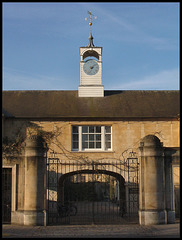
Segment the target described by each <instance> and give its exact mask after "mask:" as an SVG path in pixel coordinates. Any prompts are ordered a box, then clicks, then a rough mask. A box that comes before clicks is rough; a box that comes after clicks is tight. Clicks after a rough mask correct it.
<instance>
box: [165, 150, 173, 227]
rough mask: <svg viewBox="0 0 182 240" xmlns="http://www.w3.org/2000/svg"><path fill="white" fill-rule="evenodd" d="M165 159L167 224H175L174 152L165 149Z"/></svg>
mask: <svg viewBox="0 0 182 240" xmlns="http://www.w3.org/2000/svg"><path fill="white" fill-rule="evenodd" d="M164 157H165V158H164V159H165V189H166V211H167V223H175V209H174V186H173V172H172V170H173V169H172V150H171V149H168V148H165V151H164Z"/></svg>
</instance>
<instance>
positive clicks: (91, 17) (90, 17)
mask: <svg viewBox="0 0 182 240" xmlns="http://www.w3.org/2000/svg"><path fill="white" fill-rule="evenodd" d="M87 12H88V14H89V20H90V21H89V26H90V35H91V34H92V22H93V18H94V19H97V17H96V16H94V15H93V14H92V13H91V12H90V11H87ZM85 21H87V18H85Z"/></svg>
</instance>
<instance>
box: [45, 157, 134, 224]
mask: <svg viewBox="0 0 182 240" xmlns="http://www.w3.org/2000/svg"><path fill="white" fill-rule="evenodd" d="M47 167H48V169H47V170H48V196H47V199H48V223H49V224H93V223H94V224H99V223H100V224H104V223H109V224H111V223H114V224H117V223H119V224H121V223H126V222H129V220H130V221H131V220H132V221H134V220H135V221H136V220H138V216H137V215H138V159H137V158H135V157H130V158H127V159H126V161H124V162H122V161H119V160H115V161H111V160H110V161H109V160H108V161H106V160H105V161H104V160H100V161H90V162H88V161H87V162H86V161H85V162H76V161H69V162H66V161H61V160H60V159H58V158H48V164H47Z"/></svg>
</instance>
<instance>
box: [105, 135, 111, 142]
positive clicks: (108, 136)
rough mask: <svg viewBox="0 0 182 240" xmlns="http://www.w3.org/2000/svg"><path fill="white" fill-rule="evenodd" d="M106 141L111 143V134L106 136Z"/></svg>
mask: <svg viewBox="0 0 182 240" xmlns="http://www.w3.org/2000/svg"><path fill="white" fill-rule="evenodd" d="M105 139H106V141H107V142H108V141H111V135H110V134H106V135H105Z"/></svg>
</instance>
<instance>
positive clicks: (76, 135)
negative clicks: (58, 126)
mask: <svg viewBox="0 0 182 240" xmlns="http://www.w3.org/2000/svg"><path fill="white" fill-rule="evenodd" d="M73 141H74V142H75V141H76V142H78V134H73Z"/></svg>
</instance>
